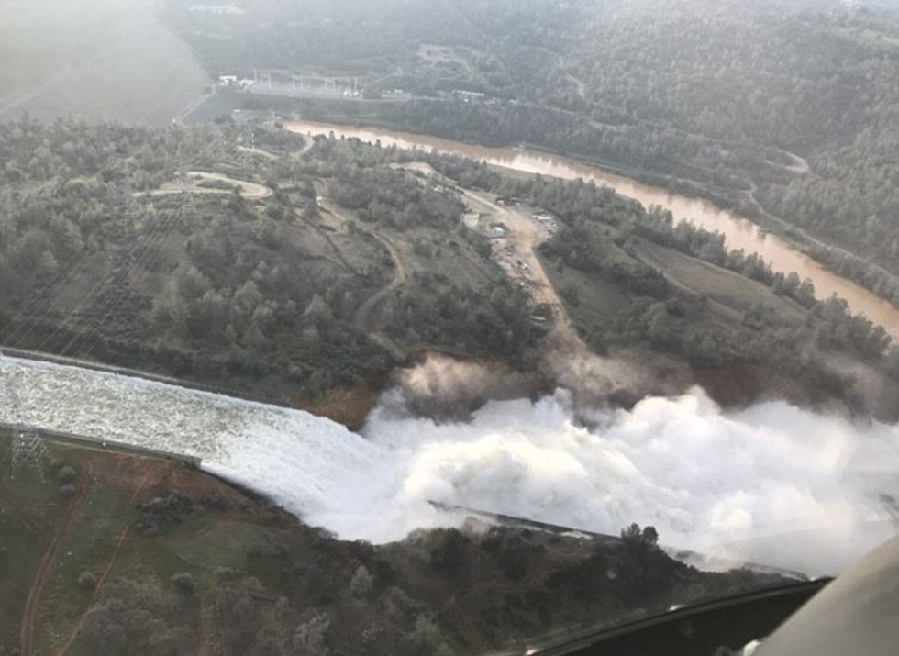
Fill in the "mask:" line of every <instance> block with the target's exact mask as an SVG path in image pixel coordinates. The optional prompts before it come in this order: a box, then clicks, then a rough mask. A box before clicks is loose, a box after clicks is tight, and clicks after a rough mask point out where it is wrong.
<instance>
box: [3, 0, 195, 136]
mask: <svg viewBox="0 0 899 656" xmlns="http://www.w3.org/2000/svg"><path fill="white" fill-rule="evenodd" d="M0 14H2V16H3V20H2V21H0V61H2V62H3V66H2V67H0V120H2V119H8V118H14V117H16V116H18V115H19V114H21V113H22V112H26V111H27V112H29V113H30V114H31V115H32V116H38V117H47V118H49V117H55V116H65V115H69V114H71V115H75V116H83V117H86V118H92V119H109V120H119V121H124V122H128V123H138V124H149V125H165V124H167V123H169V122H171V120H172V119H174V118H176V117H177V116H178V115H179V114H180V113H181V112H182V110H184V109H185V108H186V107H187V106H189V105H190V104H191V103H193V102H194V101H196V100H197V99H198V98H200V96H202V94H203V93H204V89H205V88H206V87H207V86H208V85H209V84H210V80H209V78H208V76H207V75H206V73H205V72H204V70H203V68H202V67H201V66H200V64H199V62H198V61H197V60H196V59H195V58H194V56H193V53H192V52H191V51H190V49H189V48H188V47H187V46H186V45H185V44H184V43H182V42H181V41H180V40H179V39H178V38H177V37H175V36H174V35H173V34H171V33H170V32H169V31H168V30H167V29H166V28H165V27H164V26H163V25H162V24H161V23H160V21H159V20H158V19H157V16H156V8H155V6H154V3H153V1H152V0H83V1H79V2H69V1H68V0H42V1H41V2H22V1H21V0H0Z"/></svg>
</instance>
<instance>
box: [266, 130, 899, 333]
mask: <svg viewBox="0 0 899 656" xmlns="http://www.w3.org/2000/svg"><path fill="white" fill-rule="evenodd" d="M357 122H358V121H357ZM284 127H285V128H286V129H288V130H291V131H294V132H297V133H301V134H307V135H309V134H312V135H328V134H330V133H331V132H333V133H334V134H335V136H337V137H346V138H359V139H361V140H363V141H368V142H372V143H375V142H378V141H380V143H381V144H382V145H383V146H385V147H388V146H393V147H396V148H400V149H406V150H413V149H420V150H425V151H437V152H441V153H444V154H450V155H457V156H461V157H467V158H470V159H475V160H480V161H484V162H487V163H488V164H493V165H496V166H500V167H503V168H506V169H509V170H513V171H518V172H521V173H527V174H536V173H539V174H541V175H548V176H553V177H558V178H562V179H567V180H573V179H578V178H581V179H585V180H592V181H594V182H596V183H597V184H603V185H606V186H609V187H611V188H613V189H614V190H615V191H616V192H618V193H619V194H621V195H622V196H626V197H629V198H632V199H634V200H636V201H638V202H640V203H641V204H643V205H644V206H647V207H648V206H658V207H662V208H664V209H667V210H668V211H670V212H671V214H672V217H673V219H674V220H675V221H680V220H690V221H692V222H693V223H694V224H695V225H697V226H698V227H702V228H704V229H706V230H709V231H712V232H715V231H717V232H720V233H722V234H723V235H724V236H725V239H726V241H727V245H728V248H730V249H732V250H743V251H744V252H745V253H746V254H747V255H749V254H752V253H755V254H757V255H758V256H759V257H761V258H762V259H763V260H765V261H766V262H768V263H769V264H770V265H771V267H772V269H773V270H774V271H776V272H781V273H784V274H789V273H792V272H796V273H797V274H798V275H799V277H800V278H801V279H804V278H808V279H810V280H811V281H812V283H813V284H814V285H815V289H816V292H817V296H818V298H819V299H824V298H827V297H829V296H831V295H832V294H836V295H837V296H839V297H841V298H844V299H846V301H847V302H848V303H849V307H850V309H851V311H852V312H853V313H854V314H863V315H865V316H866V317H868V318H869V319H870V320H871V321H873V322H874V323H876V324H879V325H881V326H883V327H884V329H886V330H887V332H888V333H890V334H891V335H892V336H893V337H894V339H899V309H897V308H896V307H894V306H893V305H892V303H889V302H888V301H886V300H884V299H882V298H880V297H878V296H876V295H875V294H874V293H872V292H871V291H869V290H867V289H865V288H864V287H862V286H861V285H859V284H857V283H855V282H853V281H851V280H849V279H846V278H843V277H841V276H839V275H837V274H835V273H833V272H831V271H829V270H827V269H826V268H825V267H824V266H823V265H822V264H820V263H819V262H817V261H815V260H814V259H812V258H811V257H809V256H808V255H807V254H806V253H805V252H804V251H803V250H802V248H801V246H799V245H798V244H796V243H795V242H792V241H790V240H788V239H784V238H782V237H780V236H778V235H776V234H772V233H771V232H770V231H769V230H768V229H767V228H766V227H761V226H759V225H758V224H757V223H755V222H753V221H752V220H750V219H748V218H746V217H743V216H738V215H736V214H734V213H732V212H731V211H729V210H726V209H722V208H721V207H718V206H717V205H715V204H713V203H711V202H709V201H708V200H705V199H704V198H699V197H692V196H685V195H682V194H678V193H672V192H671V191H670V190H669V189H667V188H662V187H659V186H655V185H651V184H646V183H643V182H640V181H639V180H635V179H633V178H631V177H628V176H623V175H620V174H617V173H609V172H607V171H604V170H602V169H601V168H598V167H596V166H593V165H590V164H585V163H582V162H579V161H576V160H573V159H571V158H566V157H558V156H555V155H551V154H548V153H546V152H541V151H532V150H524V149H511V148H496V147H488V146H480V145H472V144H466V143H462V142H457V141H452V140H449V139H441V138H436V137H428V136H422V135H417V134H413V133H408V132H401V131H397V130H390V129H384V128H377V127H375V128H357V127H351V126H347V125H342V124H339V123H329V122H321V121H307V120H299V121H287V122H285V123H284Z"/></svg>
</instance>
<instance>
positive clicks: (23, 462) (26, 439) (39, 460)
mask: <svg viewBox="0 0 899 656" xmlns="http://www.w3.org/2000/svg"><path fill="white" fill-rule="evenodd" d="M6 363H8V360H7V358H6V356H4V355H3V352H2V351H0V365H3V364H6ZM4 377H5V382H6V385H5V388H6V399H5V400H6V403H7V404H8V406H9V408H10V410H11V412H10V413H9V415H10V420H11V421H10V424H12V430H13V440H12V455H11V457H10V467H9V477H10V478H13V479H14V478H15V477H16V474H17V473H18V472H19V470H21V469H22V468H23V467H29V468H31V469H34V470H36V471H37V473H38V476H40V477H41V481H43V480H44V468H43V464H44V460H45V459H46V458H47V445H46V443H45V442H44V439H43V438H42V437H41V436H40V435H38V434H37V432H36V431H34V430H32V429H29V428H26V427H25V426H24V425H22V423H21V417H20V416H19V410H20V408H21V404H20V403H19V394H18V391H17V390H16V384H15V381H13V374H12V372H11V371H6V372H4Z"/></svg>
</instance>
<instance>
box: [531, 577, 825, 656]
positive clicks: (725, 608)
mask: <svg viewBox="0 0 899 656" xmlns="http://www.w3.org/2000/svg"><path fill="white" fill-rule="evenodd" d="M830 581H831V579H819V580H817V581H811V582H803V583H796V584H792V585H786V586H779V587H777V588H769V589H766V590H762V591H759V592H754V593H749V594H744V595H739V596H736V597H729V598H727V599H723V600H719V601H714V602H710V603H707V604H701V605H698V606H690V607H686V608H681V609H677V610H673V611H671V612H669V613H666V614H665V615H660V616H657V617H652V618H648V619H645V620H639V621H637V622H633V623H630V624H627V625H625V626H621V627H618V628H615V629H610V630H608V631H603V632H600V633H596V634H593V635H590V636H587V637H584V638H580V639H578V640H573V641H570V642H567V643H565V644H561V645H558V646H555V647H550V648H547V649H542V650H538V651H536V652H533V656H714V655H715V654H716V652H718V651H719V649H720V648H722V647H726V648H730V649H732V650H734V651H736V650H739V649H742V648H743V647H744V646H745V645H746V644H747V643H749V642H751V641H752V640H755V639H758V638H763V637H765V636H768V635H770V634H771V633H772V632H774V630H775V629H777V627H779V626H780V625H781V624H782V623H783V622H784V621H785V620H786V619H787V618H788V617H790V616H791V615H792V614H793V613H795V612H796V611H797V610H798V609H799V608H800V607H802V606H803V605H804V604H805V603H806V602H807V601H808V600H809V599H811V598H812V597H814V596H815V595H816V594H818V592H820V591H821V590H822V589H823V588H824V587H825V586H826V585H827V584H828V583H830Z"/></svg>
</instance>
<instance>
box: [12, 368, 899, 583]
mask: <svg viewBox="0 0 899 656" xmlns="http://www.w3.org/2000/svg"><path fill="white" fill-rule="evenodd" d="M0 374H2V376H3V377H11V378H10V380H11V382H12V383H13V384H14V385H15V387H16V389H17V390H18V396H19V399H20V403H19V404H18V407H17V408H15V409H13V408H12V407H11V405H10V403H9V399H4V401H5V402H4V403H3V404H2V406H0V420H2V421H9V420H10V419H11V418H12V415H13V412H15V413H16V416H17V417H18V418H19V419H21V420H22V421H23V422H26V423H28V424H30V425H34V426H39V427H45V428H52V429H56V430H61V431H68V432H72V433H76V434H81V435H88V436H97V437H102V438H104V439H107V440H110V441H116V442H122V443H127V444H132V445H136V446H143V447H150V448H156V449H162V450H168V451H172V452H175V453H181V454H185V455H192V456H197V457H200V458H202V459H203V461H204V468H206V469H208V470H209V471H211V472H214V473H217V474H220V475H223V476H226V477H228V478H229V479H231V480H234V481H236V482H240V483H242V484H244V485H247V486H249V487H251V488H253V489H256V490H258V491H259V492H262V493H264V494H267V495H269V496H270V497H272V498H273V499H275V500H277V501H278V502H279V503H281V504H283V505H284V506H285V507H286V508H287V509H288V510H290V511H291V512H294V513H296V514H297V515H299V516H301V517H303V519H304V520H305V521H307V522H308V523H310V524H313V525H318V526H324V527H326V528H328V529H330V530H332V531H335V532H337V533H338V534H339V535H340V536H341V537H344V538H351V539H369V540H372V541H375V542H384V541H389V540H395V539H400V538H402V537H403V536H404V535H406V534H407V532H408V531H410V530H412V529H415V528H419V527H433V526H452V525H459V524H460V523H461V521H462V519H463V517H464V513H446V512H441V511H439V510H437V509H435V508H434V507H433V506H431V505H430V504H429V503H428V502H429V501H437V502H441V503H445V504H448V505H458V506H466V507H469V508H473V509H477V510H482V511H488V512H495V513H501V514H507V515H516V516H522V517H527V518H531V519H535V520H540V521H544V522H549V523H554V524H560V525H564V526H570V527H574V528H578V529H583V530H590V531H596V532H601V533H613V534H614V533H617V532H618V531H619V530H620V529H621V528H622V527H623V526H625V525H627V524H629V523H631V522H633V521H636V522H639V523H641V524H643V525H647V524H648V525H654V526H655V527H656V528H657V529H658V530H659V533H660V534H661V536H662V541H663V542H664V543H665V544H666V545H669V546H672V547H675V548H683V549H693V550H696V551H700V552H703V553H707V554H709V555H713V556H717V557H721V558H725V559H728V560H731V561H733V560H743V559H745V560H750V561H755V562H760V563H765V564H770V565H775V566H780V567H786V568H790V569H797V570H801V571H805V572H808V573H816V574H817V573H825V572H826V573H832V572H836V571H838V570H840V569H842V568H843V567H844V566H845V565H846V564H847V563H848V562H849V561H851V560H852V559H853V558H856V557H858V556H860V555H861V554H862V553H864V552H865V551H867V550H868V549H869V548H871V547H873V546H875V545H876V544H878V543H880V542H882V541H883V540H884V539H886V538H887V537H889V536H890V535H891V534H892V533H893V532H894V530H895V526H894V523H893V522H894V520H895V517H896V512H895V505H894V503H893V502H891V501H890V497H893V498H899V477H897V476H896V474H897V472H899V427H890V426H885V425H881V424H876V423H874V424H857V423H852V422H849V421H847V420H844V419H841V418H836V417H823V416H820V415H817V414H814V413H812V412H808V411H805V410H801V409H798V408H795V407H791V406H788V405H787V404H785V403H780V402H778V403H767V404H762V405H757V406H755V407H752V408H749V409H747V410H743V411H732V412H731V411H722V410H721V409H720V408H718V407H717V406H716V405H715V404H714V403H713V402H712V401H710V400H709V399H708V398H707V397H706V396H705V394H704V393H703V392H702V391H701V390H699V389H694V390H692V391H691V392H690V393H688V394H686V395H683V396H679V397H649V398H646V399H644V400H643V401H642V402H640V403H639V404H637V405H636V406H635V407H634V408H633V409H631V410H629V411H625V410H602V409H597V410H595V411H594V412H593V413H592V416H591V418H590V419H591V421H590V422H589V423H590V425H591V426H592V428H590V429H588V428H585V427H583V426H581V425H579V423H578V422H577V421H576V420H575V418H574V413H573V412H572V410H571V404H570V402H569V398H568V395H567V393H565V392H557V393H556V394H554V395H550V396H545V397H542V398H540V399H539V400H537V401H536V402H531V401H528V400H511V401H492V402H489V403H487V404H486V405H485V406H484V407H483V408H481V409H480V410H477V411H476V412H475V413H474V415H473V417H472V419H471V421H469V422H465V423H463V422H447V423H436V422H435V421H433V420H430V419H423V418H417V417H411V416H408V415H406V414H397V413H396V412H395V411H394V410H392V409H391V408H388V407H382V408H379V409H377V410H376V411H375V412H374V413H373V415H372V417H371V418H370V420H369V422H368V424H367V426H366V427H365V429H364V431H363V434H362V436H359V435H356V434H354V433H351V432H350V431H348V430H346V429H344V428H343V427H341V426H338V425H337V424H334V423H333V422H330V421H328V420H324V419H317V418H314V417H312V416H310V415H308V414H307V413H304V412H299V411H292V410H287V409H283V408H273V407H269V406H264V405H259V404H254V403H249V402H246V401H240V400H235V399H231V398H227V397H222V396H216V395H212V394H205V393H201V392H195V391H189V390H184V389H181V388H178V387H172V386H167V385H162V384H158V383H151V382H147V381H142V380H136V379H132V378H126V377H122V376H115V375H110V374H101V373H96V372H91V371H84V370H79V369H74V368H71V367H62V366H58V365H50V364H46V363H32V362H22V361H12V360H6V361H2V362H0ZM5 389H6V387H5V386H4V385H0V394H4V393H5V391H4V390H5Z"/></svg>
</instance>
